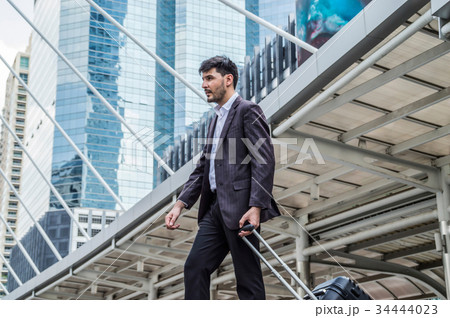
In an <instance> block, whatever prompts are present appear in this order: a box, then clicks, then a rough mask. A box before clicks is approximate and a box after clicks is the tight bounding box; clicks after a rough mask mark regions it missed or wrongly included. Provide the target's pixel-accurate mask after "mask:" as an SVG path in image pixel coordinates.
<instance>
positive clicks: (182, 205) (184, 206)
mask: <svg viewBox="0 0 450 318" xmlns="http://www.w3.org/2000/svg"><path fill="white" fill-rule="evenodd" d="M175 206H176V207H178V208H180V209H184V208H187V204H186V203H184V202H183V201H181V200H177V202H175Z"/></svg>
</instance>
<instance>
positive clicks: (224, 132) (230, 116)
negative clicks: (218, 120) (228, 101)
mask: <svg viewBox="0 0 450 318" xmlns="http://www.w3.org/2000/svg"><path fill="white" fill-rule="evenodd" d="M241 100H242V97H241V96H238V97H237V98H236V100H235V101H234V103H233V105H231V108H230V110H229V112H228V117H227V120H226V121H225V125H223V129H222V132H221V133H220V139H221V140H223V139H224V138H225V136H226V135H227V133H228V129H230V126H231V122H232V121H233V118H234V115H236V107H237V106H238V105H239V104H240V102H241Z"/></svg>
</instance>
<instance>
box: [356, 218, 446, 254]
mask: <svg viewBox="0 0 450 318" xmlns="http://www.w3.org/2000/svg"><path fill="white" fill-rule="evenodd" d="M438 228H439V225H438V224H437V223H430V224H427V225H423V226H419V227H415V228H413V229H409V230H405V231H401V232H396V233H393V234H389V235H383V236H382V237H379V238H375V239H371V240H367V241H364V242H360V243H354V244H350V245H348V246H347V251H349V252H354V251H357V250H361V249H363V248H370V247H373V246H376V245H379V244H386V243H387V242H392V241H397V240H401V239H403V238H405V237H410V236H413V235H417V234H421V233H425V232H429V231H433V230H437V229H438Z"/></svg>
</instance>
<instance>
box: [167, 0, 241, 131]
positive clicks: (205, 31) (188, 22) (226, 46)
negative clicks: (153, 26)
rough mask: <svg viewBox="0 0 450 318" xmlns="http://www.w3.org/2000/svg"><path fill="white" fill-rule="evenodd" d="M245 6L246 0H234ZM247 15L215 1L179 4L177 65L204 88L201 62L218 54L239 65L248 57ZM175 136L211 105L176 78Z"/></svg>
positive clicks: (176, 40) (184, 74) (196, 83)
mask: <svg viewBox="0 0 450 318" xmlns="http://www.w3.org/2000/svg"><path fill="white" fill-rule="evenodd" d="M233 3H235V4H236V5H239V6H240V7H242V8H243V7H245V0H240V1H234V2H233ZM244 30H245V17H244V16H243V15H241V14H239V13H237V12H236V11H234V10H232V9H230V8H228V7H227V6H225V5H224V4H222V3H220V2H218V1H216V0H205V1H197V0H185V1H177V3H176V23H175V47H176V50H175V67H176V70H177V71H178V72H179V73H180V74H181V75H182V76H183V77H184V78H186V79H187V80H188V81H189V82H190V83H191V84H192V85H194V86H195V87H197V88H198V89H199V90H200V91H201V77H200V75H199V74H198V68H199V66H200V63H201V62H202V61H203V60H205V59H207V58H209V57H211V56H215V55H227V56H228V57H230V59H231V60H233V61H234V62H235V63H236V64H237V65H238V66H239V65H242V64H243V62H244V57H245V50H246V46H245V31H244ZM175 100H176V101H175V136H179V135H182V134H184V132H185V131H186V126H189V125H191V124H192V123H193V122H197V121H198V120H199V119H200V118H201V117H202V115H203V113H204V112H206V111H210V110H211V107H210V106H209V105H208V104H207V103H206V102H204V101H203V100H201V99H200V98H199V97H198V96H197V95H195V94H194V93H193V92H192V91H191V90H189V89H188V88H186V87H185V86H184V85H183V84H182V83H180V82H178V81H175Z"/></svg>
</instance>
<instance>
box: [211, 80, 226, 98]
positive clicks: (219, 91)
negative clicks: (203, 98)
mask: <svg viewBox="0 0 450 318" xmlns="http://www.w3.org/2000/svg"><path fill="white" fill-rule="evenodd" d="M207 91H208V92H209V93H211V96H209V97H208V103H218V102H220V101H221V100H223V98H224V97H225V95H226V93H227V90H226V88H225V81H223V82H222V86H221V87H218V88H217V90H216V91H214V92H213V91H211V90H207Z"/></svg>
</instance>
